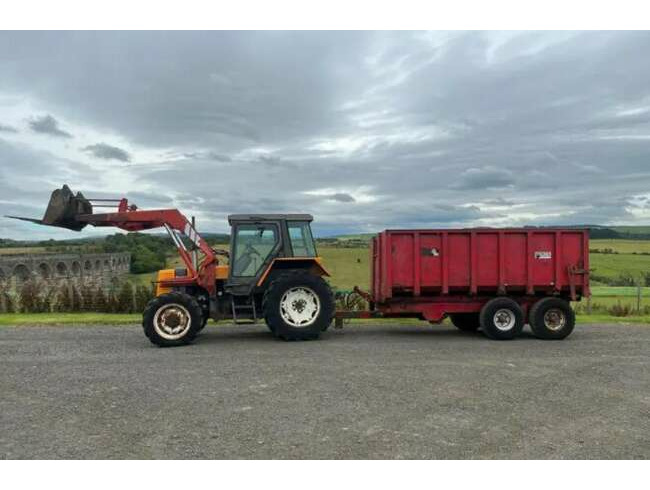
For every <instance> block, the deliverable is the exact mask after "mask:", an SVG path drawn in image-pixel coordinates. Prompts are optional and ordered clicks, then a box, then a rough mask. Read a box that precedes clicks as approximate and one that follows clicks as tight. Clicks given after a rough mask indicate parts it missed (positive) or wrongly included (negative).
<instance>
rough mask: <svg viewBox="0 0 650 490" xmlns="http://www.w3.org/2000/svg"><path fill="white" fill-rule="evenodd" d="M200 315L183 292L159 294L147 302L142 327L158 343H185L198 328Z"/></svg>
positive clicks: (168, 344) (190, 298)
mask: <svg viewBox="0 0 650 490" xmlns="http://www.w3.org/2000/svg"><path fill="white" fill-rule="evenodd" d="M202 324H203V316H202V312H201V307H200V306H199V304H198V303H197V302H196V300H195V299H194V298H193V297H192V296H189V295H187V294H185V293H179V292H172V293H167V294H162V295H160V296H158V297H156V298H154V299H152V300H151V301H149V303H148V304H147V307H146V308H145V310H144V313H143V315H142V328H143V329H144V333H145V335H146V336H147V338H148V339H149V340H150V341H151V342H152V343H154V344H156V345H159V346H161V347H171V346H176V345H184V344H189V343H190V342H191V341H192V340H194V337H196V334H197V333H198V332H199V330H200V329H201V328H202Z"/></svg>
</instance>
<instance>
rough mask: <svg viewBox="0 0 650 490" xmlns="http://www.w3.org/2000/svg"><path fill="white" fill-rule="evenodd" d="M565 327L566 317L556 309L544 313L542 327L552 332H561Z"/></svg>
mask: <svg viewBox="0 0 650 490" xmlns="http://www.w3.org/2000/svg"><path fill="white" fill-rule="evenodd" d="M564 325H566V315H565V314H564V312H563V311H562V310H560V309H558V308H551V309H549V310H548V311H547V312H546V313H544V326H545V327H546V328H548V329H549V330H552V331H553V332H557V331H558V330H562V328H564Z"/></svg>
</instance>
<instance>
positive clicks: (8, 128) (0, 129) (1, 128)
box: [0, 124, 18, 133]
mask: <svg viewBox="0 0 650 490" xmlns="http://www.w3.org/2000/svg"><path fill="white" fill-rule="evenodd" d="M3 132H4V133H17V132H18V130H17V129H16V128H14V127H13V126H7V125H5V124H0V133H3Z"/></svg>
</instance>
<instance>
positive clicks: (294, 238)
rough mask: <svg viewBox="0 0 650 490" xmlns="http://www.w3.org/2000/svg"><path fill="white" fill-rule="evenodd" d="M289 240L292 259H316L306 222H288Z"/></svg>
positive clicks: (312, 240) (314, 248)
mask: <svg viewBox="0 0 650 490" xmlns="http://www.w3.org/2000/svg"><path fill="white" fill-rule="evenodd" d="M287 227H288V228H289V239H290V240H291V249H292V250H293V256H294V257H316V247H315V245H314V239H313V237H312V236H311V229H310V227H309V223H308V222H307V221H290V222H289V223H287Z"/></svg>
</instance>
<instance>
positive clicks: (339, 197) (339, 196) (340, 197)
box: [326, 192, 356, 202]
mask: <svg viewBox="0 0 650 490" xmlns="http://www.w3.org/2000/svg"><path fill="white" fill-rule="evenodd" d="M326 197H327V199H332V200H333V201H338V202H356V199H355V198H354V197H352V196H351V195H350V194H348V193H346V192H336V193H334V194H330V195H328V196H326Z"/></svg>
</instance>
